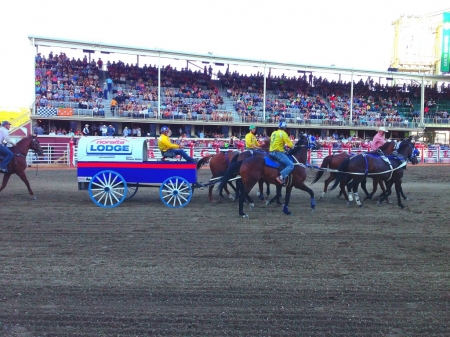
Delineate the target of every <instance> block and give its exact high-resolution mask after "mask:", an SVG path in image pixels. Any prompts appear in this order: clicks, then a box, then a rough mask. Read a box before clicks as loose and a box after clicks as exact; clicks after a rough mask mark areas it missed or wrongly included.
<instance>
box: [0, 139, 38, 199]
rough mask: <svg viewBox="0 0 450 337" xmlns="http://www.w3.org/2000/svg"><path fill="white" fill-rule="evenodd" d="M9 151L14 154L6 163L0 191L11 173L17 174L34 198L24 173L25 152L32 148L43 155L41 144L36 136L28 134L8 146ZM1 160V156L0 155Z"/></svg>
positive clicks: (25, 165) (25, 163)
mask: <svg viewBox="0 0 450 337" xmlns="http://www.w3.org/2000/svg"><path fill="white" fill-rule="evenodd" d="M10 150H11V152H12V153H13V154H14V158H13V159H12V160H11V161H10V162H9V164H8V172H7V173H5V175H4V176H3V181H2V186H1V187H0V192H1V191H3V189H4V188H5V187H6V185H7V184H8V180H9V178H10V177H11V175H12V174H14V173H15V174H17V175H18V176H19V178H20V179H22V181H23V182H24V183H25V185H26V186H27V188H28V193H30V195H31V198H32V199H36V197H35V196H34V194H33V191H32V190H31V187H30V183H29V182H28V178H27V175H26V174H25V169H26V168H27V160H26V159H27V154H28V151H29V150H33V151H34V152H35V153H36V154H37V155H38V156H43V155H44V152H43V151H42V148H41V144H39V141H38V140H37V138H36V136H28V137H26V138H23V139H21V140H20V141H19V142H18V143H17V144H16V145H15V146H13V147H11V148H10ZM0 160H3V157H0Z"/></svg>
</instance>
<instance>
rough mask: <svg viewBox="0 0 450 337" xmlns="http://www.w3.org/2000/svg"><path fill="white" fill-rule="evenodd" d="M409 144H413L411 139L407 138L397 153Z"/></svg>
mask: <svg viewBox="0 0 450 337" xmlns="http://www.w3.org/2000/svg"><path fill="white" fill-rule="evenodd" d="M409 144H411V139H410V138H405V139H403V140H402V141H401V142H400V145H399V146H398V149H397V152H398V151H400V150H403V148H405V147H407V146H409Z"/></svg>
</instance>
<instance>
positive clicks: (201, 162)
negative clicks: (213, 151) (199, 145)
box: [197, 156, 213, 171]
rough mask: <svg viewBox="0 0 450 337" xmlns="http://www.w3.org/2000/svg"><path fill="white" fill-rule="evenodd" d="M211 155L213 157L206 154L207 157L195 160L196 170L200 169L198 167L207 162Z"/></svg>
mask: <svg viewBox="0 0 450 337" xmlns="http://www.w3.org/2000/svg"><path fill="white" fill-rule="evenodd" d="M212 157H213V156H207V157H203V158H200V160H199V161H198V162H197V171H198V170H199V169H200V167H202V166H203V165H206V164H208V163H209V161H210V160H211V158H212Z"/></svg>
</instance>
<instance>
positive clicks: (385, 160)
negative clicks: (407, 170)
mask: <svg viewBox="0 0 450 337" xmlns="http://www.w3.org/2000/svg"><path fill="white" fill-rule="evenodd" d="M392 154H393V159H397V160H399V161H400V165H399V166H398V167H396V168H393V167H392V163H391V161H390V160H389V158H387V157H386V156H385V155H384V154H379V157H375V156H374V155H373V154H368V153H361V155H362V156H363V158H364V161H365V163H366V169H365V172H364V173H358V172H352V174H355V175H365V176H369V175H380V174H385V173H390V176H389V178H388V179H387V180H386V181H389V180H391V179H392V176H393V174H394V171H396V170H398V169H400V168H403V167H404V166H406V164H407V160H405V158H403V156H401V155H400V154H399V153H397V152H396V151H395V152H393V153H392ZM368 156H371V157H374V158H380V159H381V160H383V161H384V162H385V163H387V164H388V165H389V167H390V170H387V171H384V172H377V173H369V162H368V160H367V157H368ZM353 158H356V156H355V157H350V160H352V159H353Z"/></svg>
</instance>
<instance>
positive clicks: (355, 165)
mask: <svg viewBox="0 0 450 337" xmlns="http://www.w3.org/2000/svg"><path fill="white" fill-rule="evenodd" d="M417 154H418V151H417V149H416V148H415V146H414V143H412V141H411V138H408V139H405V140H403V141H402V142H401V143H400V144H399V147H398V150H397V151H396V152H394V153H393V154H392V155H389V156H387V157H386V159H384V158H382V157H380V156H378V155H375V154H373V153H366V154H360V155H357V156H355V157H353V158H349V159H346V160H344V162H342V164H341V165H340V166H339V169H338V170H339V173H338V175H337V177H336V181H335V182H334V185H333V186H332V187H331V188H330V190H333V189H334V188H336V186H337V185H338V184H339V183H340V182H341V180H342V179H343V178H344V176H346V175H349V176H350V177H351V178H352V180H351V181H350V183H349V189H351V190H352V192H353V196H354V198H355V200H356V204H357V205H358V206H359V207H363V206H364V205H363V204H362V203H361V201H360V199H359V196H358V186H359V184H360V183H361V181H362V180H364V179H365V178H366V177H367V176H369V175H370V176H373V177H374V179H376V180H383V181H385V182H386V187H387V190H388V191H389V190H390V189H391V187H392V185H393V184H395V190H396V193H397V200H398V206H399V207H400V208H402V209H403V208H404V207H405V206H404V205H403V204H402V201H401V195H402V187H401V184H402V177H403V169H404V168H405V167H406V164H407V161H408V160H409V161H410V162H411V163H412V164H413V165H415V164H418V160H417V157H416V156H417ZM389 194H390V193H389ZM389 194H388V193H387V192H383V193H382V194H381V195H380V198H379V204H381V202H382V201H383V200H384V198H386V197H387V196H388V195H389ZM352 201H353V198H352V194H351V193H350V194H349V201H348V205H350V203H351V202H352Z"/></svg>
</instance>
